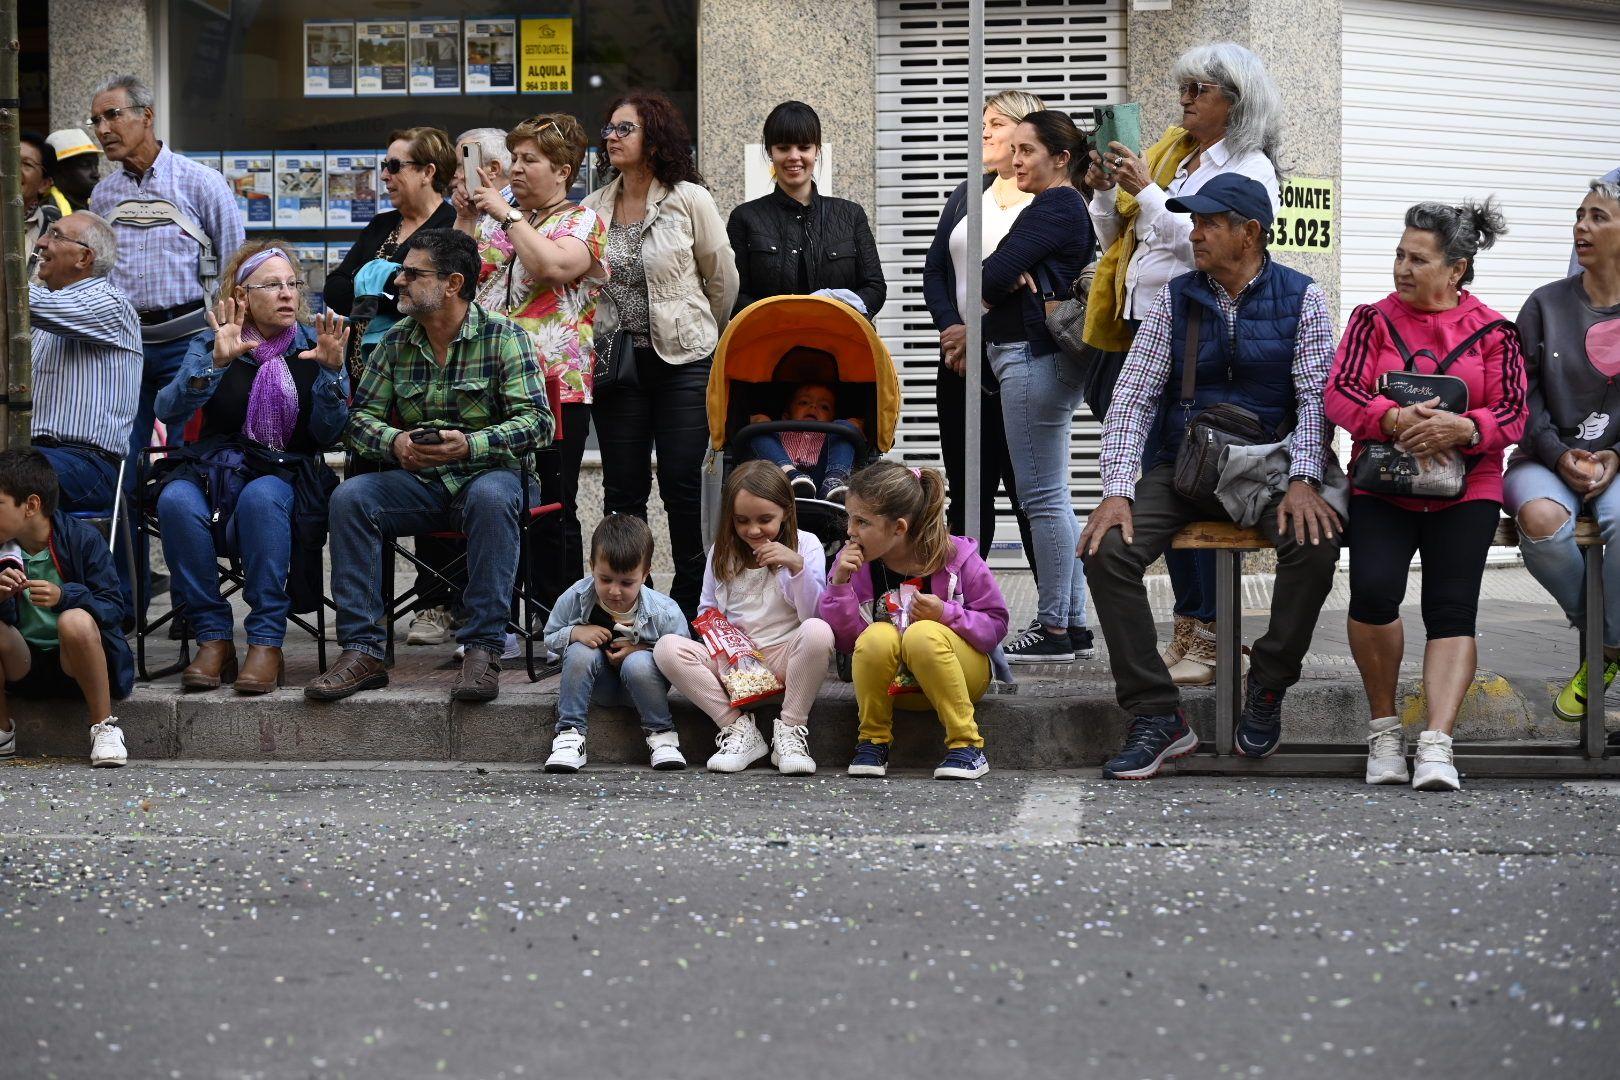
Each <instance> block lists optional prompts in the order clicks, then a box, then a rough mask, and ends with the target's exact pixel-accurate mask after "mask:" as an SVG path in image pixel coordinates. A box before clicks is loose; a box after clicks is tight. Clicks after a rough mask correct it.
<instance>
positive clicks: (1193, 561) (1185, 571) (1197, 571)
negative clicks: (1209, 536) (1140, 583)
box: [1164, 550, 1215, 622]
mask: <svg viewBox="0 0 1620 1080" xmlns="http://www.w3.org/2000/svg"><path fill="white" fill-rule="evenodd" d="M1164 568H1165V570H1166V571H1168V572H1169V574H1170V591H1171V592H1173V593H1174V594H1175V597H1176V606H1175V613H1176V614H1177V615H1183V616H1186V617H1188V618H1192V619H1197V620H1198V621H1199V622H1213V621H1215V553H1214V552H1213V551H1174V550H1172V551H1166V552H1165V553H1164Z"/></svg>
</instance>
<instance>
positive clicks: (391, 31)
mask: <svg viewBox="0 0 1620 1080" xmlns="http://www.w3.org/2000/svg"><path fill="white" fill-rule="evenodd" d="M410 29H411V24H410V23H408V22H406V21H405V20H404V19H384V20H371V21H363V22H357V23H355V24H354V34H355V54H356V57H357V59H358V60H359V65H358V78H357V79H356V82H355V93H356V94H358V95H360V96H361V97H398V96H401V95H404V94H408V93H410V90H411V82H410V74H411V65H410Z"/></svg>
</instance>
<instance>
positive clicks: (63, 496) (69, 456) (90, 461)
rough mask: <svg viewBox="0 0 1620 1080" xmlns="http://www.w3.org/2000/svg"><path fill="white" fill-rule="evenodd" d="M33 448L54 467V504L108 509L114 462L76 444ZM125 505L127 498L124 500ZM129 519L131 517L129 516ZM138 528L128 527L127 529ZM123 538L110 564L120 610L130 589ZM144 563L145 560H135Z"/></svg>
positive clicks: (126, 607)
mask: <svg viewBox="0 0 1620 1080" xmlns="http://www.w3.org/2000/svg"><path fill="white" fill-rule="evenodd" d="M34 449H35V450H38V451H39V452H40V453H42V454H44V455H45V459H46V460H47V461H49V462H50V463H51V468H53V469H55V470H56V484H57V488H58V490H59V491H60V495H59V497H58V502H57V507H58V508H59V509H62V510H66V511H67V512H68V513H74V512H75V511H84V510H102V511H107V512H109V513H110V512H111V511H112V505H113V491H114V489H115V488H117V487H118V466H116V465H114V464H113V463H112V462H110V461H108V460H107V459H106V458H104V457H102V456H101V455H100V454H98V453H96V452H95V451H94V450H88V449H84V448H82V447H77V446H35V447H34ZM124 505H125V506H126V507H127V506H128V505H129V504H128V503H127V502H126V503H125V504H124ZM131 520H133V519H131ZM137 531H138V530H134V529H132V530H131V532H132V533H134V532H137ZM122 543H123V541H122V540H121V539H120V540H119V545H120V546H119V549H118V553H117V555H116V556H115V557H114V558H113V568H114V569H116V570H117V571H118V593H119V595H120V596H122V597H123V598H124V611H125V612H128V611H129V610H130V609H131V601H132V599H133V593H132V592H131V590H130V583H129V564H130V560H129V558H128V553H127V552H125V551H124V550H123V547H122ZM138 562H139V563H140V565H143V566H144V565H145V564H146V560H145V559H144V558H143V559H140V560H138Z"/></svg>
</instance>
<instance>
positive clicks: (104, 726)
mask: <svg viewBox="0 0 1620 1080" xmlns="http://www.w3.org/2000/svg"><path fill="white" fill-rule="evenodd" d="M128 762H129V751H127V750H125V749H124V733H123V732H122V731H120V730H118V717H116V716H109V717H107V719H105V720H103V721H102V722H101V723H99V724H96V725H95V726H94V727H92V728H91V729H90V765H91V767H93V768H97V769H116V768H118V767H119V766H120V765H125V764H127V763H128Z"/></svg>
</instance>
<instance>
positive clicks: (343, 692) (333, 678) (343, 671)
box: [304, 649, 388, 701]
mask: <svg viewBox="0 0 1620 1080" xmlns="http://www.w3.org/2000/svg"><path fill="white" fill-rule="evenodd" d="M387 685H388V665H387V664H385V663H383V662H382V661H381V660H378V659H377V658H376V657H374V656H368V655H366V654H365V653H363V652H360V651H359V650H357V649H344V650H343V655H342V656H339V657H338V658H337V663H335V664H333V665H332V666H331V667H329V668H327V669H326V673H325V674H324V675H317V676H316V677H315V678H314V680H313V681H311V682H310V684H309V685H308V686H306V687H304V696H305V697H306V698H309V699H310V700H311V701H336V700H338V699H339V698H346V697H348V696H349V695H350V694H352V693H354V692H356V691H357V690H375V689H377V688H378V687H382V686H387Z"/></svg>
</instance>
